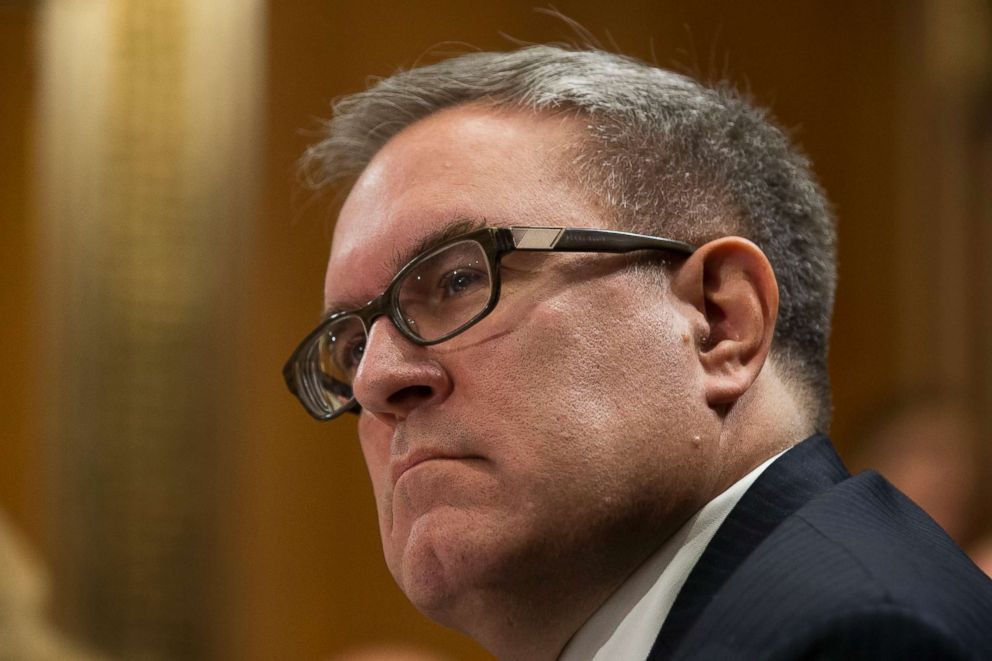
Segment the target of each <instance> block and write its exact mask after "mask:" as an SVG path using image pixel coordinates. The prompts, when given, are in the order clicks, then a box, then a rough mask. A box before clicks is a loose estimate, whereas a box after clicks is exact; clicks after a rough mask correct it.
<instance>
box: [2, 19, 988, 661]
mask: <svg viewBox="0 0 992 661" xmlns="http://www.w3.org/2000/svg"><path fill="white" fill-rule="evenodd" d="M555 7H556V8H557V9H559V10H561V11H562V12H564V13H565V14H567V15H568V16H570V17H572V18H574V19H575V20H577V21H579V22H580V23H581V24H583V25H584V26H586V27H587V28H588V29H589V30H590V31H591V32H592V33H593V34H594V35H596V36H597V37H599V38H601V39H602V40H603V41H604V43H606V44H607V45H609V46H611V47H615V48H618V49H620V50H622V51H624V52H626V53H629V54H632V55H636V56H639V57H642V58H645V59H649V60H653V61H655V62H657V63H659V64H661V65H668V66H672V65H674V66H676V67H677V68H679V69H682V70H688V71H692V72H696V73H697V74H699V75H702V76H703V77H707V78H711V79H712V78H717V77H724V78H728V79H730V80H732V81H734V82H735V83H737V84H738V85H740V86H742V87H744V88H746V89H748V90H750V92H751V93H752V94H753V96H754V97H755V99H756V100H757V101H758V102H759V103H761V104H763V105H766V106H769V107H771V108H772V110H773V112H774V114H775V115H776V116H777V117H778V118H779V120H780V121H781V123H782V124H784V125H785V126H786V127H788V128H789V129H790V130H791V131H792V134H793V136H794V138H795V140H796V141H797V142H798V143H799V144H801V145H802V146H803V148H804V149H805V150H806V151H807V152H808V153H809V154H810V156H811V157H812V160H813V162H814V164H815V169H816V171H817V173H818V175H819V177H820V178H821V180H822V182H823V184H824V186H825V188H826V190H827V191H828V194H829V196H830V198H831V200H832V201H833V203H834V205H835V207H836V211H837V215H838V217H839V219H840V278H841V279H840V289H839V293H838V302H837V309H836V316H835V325H834V334H833V343H832V353H831V372H832V378H833V385H834V392H835V406H836V412H835V422H834V425H833V429H832V435H833V437H834V438H835V441H836V443H837V445H838V447H839V448H840V449H841V451H842V453H843V454H844V456H845V458H846V459H848V461H849V462H850V463H851V464H852V465H853V466H855V467H863V466H868V465H872V466H880V467H882V469H883V471H884V472H886V473H887V474H889V475H890V476H891V477H892V478H893V479H894V480H895V481H896V482H897V483H899V484H900V485H901V486H903V487H904V488H905V489H906V490H907V491H909V492H910V493H911V494H912V495H914V497H916V498H917V499H918V500H919V501H920V502H922V503H923V504H924V506H925V507H926V508H927V509H929V510H930V511H931V512H932V513H934V515H935V516H936V517H937V518H938V520H939V521H940V522H941V523H942V524H943V525H944V526H945V527H946V528H947V529H948V531H949V532H950V533H951V534H952V535H953V536H954V537H955V538H956V539H958V541H959V542H960V543H962V544H963V545H965V547H966V548H968V549H969V551H970V552H972V553H973V554H974V557H976V559H979V558H981V557H984V556H983V554H988V555H992V553H990V552H989V551H988V550H987V543H986V542H983V540H985V539H987V538H988V537H987V536H988V535H989V533H992V505H990V503H992V487H990V486H989V485H990V484H992V440H990V438H989V432H987V431H986V430H988V429H990V428H992V419H990V418H992V333H990V331H992V260H990V259H988V258H987V252H988V246H990V245H992V10H990V5H989V3H988V2H987V1H986V0H875V1H872V2H861V1H857V0H850V1H847V0H842V1H838V0H819V1H815V0H801V1H796V2H789V3H781V2H771V1H767V2H747V3H741V2H733V1H731V0H724V1H712V2H710V1H707V2H698V1H690V0H684V1H682V0H650V1H649V0H633V1H631V2H625V3H603V2H599V1H594V0H557V2H556V3H555ZM507 35H509V36H510V37H513V38H515V39H520V40H523V41H532V42H541V41H555V40H568V39H570V38H571V37H572V36H573V34H572V33H571V32H570V31H569V29H568V28H567V27H566V26H565V25H564V24H563V23H562V22H561V21H559V20H555V19H553V18H549V17H547V16H544V15H542V14H540V13H536V12H535V11H534V5H533V0H499V1H494V2H490V3H486V4H480V3H476V2H470V1H469V0H433V1H426V0H425V1H422V2H414V1H411V2H403V3H401V2H385V1H375V0H361V1H359V0H297V1H294V2H275V1H272V2H265V1H263V0H48V1H41V0H37V1H33V2H32V1H28V0H20V1H18V0H0V351H2V356H3V358H2V361H0V365H2V369H0V402H2V406H3V408H2V415H0V659H28V660H33V659H98V658H108V659H148V660H158V659H192V660H197V659H218V660H227V659H231V660H233V659H238V660H245V661H254V660H258V661H262V660H268V659H344V658H349V659H357V658H364V659H369V658H379V659H399V658H414V656H412V655H413V654H414V651H415V650H420V651H421V652H422V654H421V656H418V657H416V658H421V657H423V658H427V657H428V656H431V655H434V656H437V657H438V658H449V659H486V658H488V657H487V655H486V654H485V653H483V652H482V651H480V650H479V649H478V648H477V647H476V646H474V645H473V644H472V643H471V642H470V641H467V640H466V639H465V638H463V637H460V636H458V635H456V634H453V633H451V632H448V631H444V630H442V629H440V628H438V627H436V626H434V625H433V624H431V623H429V622H427V621H426V620H425V619H424V618H422V617H421V616H420V615H419V614H418V613H416V612H415V611H414V610H413V609H412V607H410V606H409V605H408V604H407V603H406V602H405V600H404V598H403V597H402V595H401V594H400V593H399V591H398V590H397V589H396V587H395V586H394V585H393V582H392V579H391V578H390V577H389V575H388V573H387V572H386V569H385V566H384V564H383V561H382V557H381V550H380V547H379V541H378V533H377V528H376V522H375V511H374V506H373V502H372V495H371V490H370V488H369V485H368V483H367V478H366V475H365V470H364V466H363V463H362V460H361V456H360V453H359V450H358V445H357V443H356V440H355V429H354V421H353V420H345V421H342V422H338V423H335V424H332V425H320V424H318V423H316V422H314V421H313V420H311V419H310V418H309V417H308V416H307V415H305V414H304V413H303V411H302V410H301V409H300V407H299V405H298V404H297V403H296V402H295V400H293V399H292V398H291V396H290V395H289V394H288V393H287V392H286V390H285V387H284V385H283V383H282V378H281V375H280V369H281V366H282V363H283V361H284V359H285V358H286V356H287V355H288V354H289V352H290V351H291V350H292V349H293V347H294V346H295V345H296V343H297V341H298V340H299V339H300V338H301V337H302V336H303V335H304V334H305V333H306V332H307V331H309V330H310V328H311V327H312V325H313V324H314V323H315V322H316V320H317V318H318V316H319V312H320V302H321V287H322V278H323V269H324V264H325V260H326V256H327V250H328V237H329V235H330V229H331V227H332V224H333V216H334V212H335V209H334V207H333V204H332V200H331V199H330V198H328V199H320V198H315V197H314V196H313V195H312V194H311V193H309V192H307V191H306V190H304V189H303V188H302V186H301V185H300V184H299V182H298V179H297V176H296V173H295V161H296V159H297V158H298V156H299V155H300V154H301V152H302V151H303V149H304V148H305V147H306V145H308V144H309V143H310V142H312V141H313V140H314V139H315V129H316V128H317V120H318V119H320V118H326V117H327V116H328V113H329V102H330V100H331V99H333V98H335V97H337V96H340V95H343V94H347V93H350V92H355V91H358V90H361V89H363V88H364V87H365V86H366V84H367V82H368V80H369V77H370V76H385V75H388V74H389V73H391V72H393V71H395V70H396V69H397V68H399V67H409V66H412V65H414V64H415V63H416V62H418V61H430V60H432V56H431V55H430V53H431V52H432V51H436V50H442V51H448V52H451V51H461V50H464V49H465V47H466V46H465V44H468V45H470V46H471V47H478V48H482V49H496V50H500V49H508V48H511V47H512V46H513V43H512V42H511V40H510V39H508V38H507ZM450 42H457V43H450ZM439 45H440V46H439ZM983 548H984V549H986V550H983ZM400 649H405V650H407V652H406V653H408V654H409V655H410V656H407V657H401V656H398V655H399V654H400V651H398V650H400ZM345 655H347V656H345Z"/></svg>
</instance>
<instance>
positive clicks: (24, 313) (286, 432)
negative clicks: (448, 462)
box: [0, 0, 988, 661]
mask: <svg viewBox="0 0 992 661" xmlns="http://www.w3.org/2000/svg"><path fill="white" fill-rule="evenodd" d="M532 4H533V3H532V2H529V1H525V0H519V1H516V0H515V1H513V2H500V3H488V4H481V5H480V4H479V3H475V2H468V1H467V0H463V1H456V0H436V1H433V2H420V3H390V2H369V1H363V2H358V1H357V0H354V1H352V0H347V1H345V0H342V1H340V2H326V1H325V0H310V1H302V0H301V1H299V2H272V3H270V5H269V10H268V33H267V34H268V43H267V49H268V55H267V58H268V60H267V77H268V83H267V90H266V93H265V97H264V104H265V108H264V111H265V114H266V116H267V120H266V130H265V134H266V136H267V142H266V144H265V145H264V152H263V160H262V163H261V167H263V168H264V173H265V174H264V178H263V182H264V183H263V186H264V189H263V190H262V191H261V199H262V203H263V204H262V213H261V214H260V216H261V217H260V222H259V225H258V226H257V227H255V228H254V229H253V230H252V231H253V232H254V237H255V238H254V241H253V243H252V246H251V248H250V251H251V254H250V255H249V257H248V259H246V261H245V263H244V264H242V265H241V269H242V272H243V273H244V274H245V276H244V278H245V279H244V282H242V283H241V285H240V286H239V287H238V288H237V291H235V292H232V296H235V297H236V298H237V299H238V300H239V301H240V302H241V306H242V307H240V308H239V311H238V312H237V313H236V314H235V315H234V316H232V317H231V318H230V319H229V321H230V322H231V324H232V326H231V328H232V329H233V330H231V331H230V332H231V333H232V338H233V341H235V342H237V343H239V344H238V346H239V347H241V349H240V350H241V351H242V352H243V356H244V359H243V360H242V361H240V363H239V366H238V368H237V370H236V371H235V373H233V374H231V375H230V381H229V382H228V383H225V384H223V385H225V387H228V386H229V387H230V390H229V393H228V396H229V397H230V396H233V397H234V399H233V400H232V401H229V402H228V405H227V409H229V410H230V411H233V412H234V413H235V414H236V417H235V418H234V419H233V420H232V421H231V422H230V423H227V424H225V425H221V429H222V433H220V434H217V435H215V436H212V437H209V438H204V439H203V442H204V443H213V444H216V447H217V450H218V454H219V455H220V457H221V459H220V460H219V462H218V467H217V470H218V471H222V474H221V475H218V479H217V483H218V485H219V492H218V493H219V495H218V498H219V501H218V502H216V503H209V504H204V506H205V507H214V508H217V511H219V512H221V515H222V516H221V520H220V522H219V523H218V527H217V532H216V538H215V540H214V544H215V549H214V552H215V555H216V557H215V558H214V559H213V565H215V566H217V567H218V568H219V569H218V571H217V575H216V586H215V592H216V607H215V608H214V609H213V610H214V612H215V613H216V619H215V620H214V621H211V622H210V623H208V625H207V627H206V630H207V631H208V632H209V635H210V636H212V640H213V649H214V650H215V651H214V656H215V657H216V658H219V659H239V660H240V659H248V660H252V659H258V660H259V661H261V660H263V659H273V658H293V659H316V658H324V657H326V656H327V655H328V654H331V653H335V652H338V651H341V650H343V649H345V648H346V647H349V646H353V645H356V644H359V643H363V642H367V641H373V640H379V639H387V640H400V641H404V640H405V641H414V642H417V643H418V644H422V645H426V646H429V647H432V648H434V649H437V650H440V651H442V652H445V653H447V654H449V655H450V656H451V657H452V658H459V659H462V658H465V659H470V658H486V657H485V655H484V654H482V653H481V652H478V651H477V650H476V648H475V647H474V646H473V645H472V644H471V643H468V642H466V641H465V640H464V639H463V638H460V637H459V636H457V635H455V634H451V633H449V632H445V631H442V630H440V629H438V628H436V627H434V626H433V625H431V624H429V623H426V622H425V621H424V620H423V618H421V616H420V615H419V614H417V613H416V612H415V611H414V610H413V609H412V608H411V607H410V606H409V605H407V604H406V603H405V601H404V600H403V598H402V596H401V595H400V594H399V592H398V591H397V589H396V588H395V586H394V585H393V584H392V580H391V579H390V577H389V576H388V574H387V573H386V571H385V569H384V566H383V564H382V560H381V552H380V550H379V546H378V535H377V530H376V526H375V514H374V508H373V503H372V498H371V492H370V489H369V488H368V485H367V482H366V478H365V474H364V467H363V465H362V461H361V457H360V454H359V452H358V448H357V444H356V442H355V439H354V425H353V422H352V421H350V420H349V421H344V422H340V423H335V424H332V425H320V424H317V423H314V422H313V421H311V420H310V419H309V418H308V417H307V416H305V415H304V414H303V413H302V412H301V411H300V410H298V406H297V404H296V403H295V402H294V401H293V400H292V399H291V397H290V396H289V395H288V394H287V393H286V392H285V389H284V386H283V385H282V383H281V378H280V369H281V365H282V362H283V360H284V359H285V357H286V355H288V353H289V351H290V350H291V349H292V348H293V346H294V345H295V343H296V342H297V341H298V339H299V338H300V337H302V335H303V334H304V333H305V332H306V331H307V330H309V329H310V327H311V325H312V324H313V323H314V322H315V320H316V319H317V316H318V312H319V304H320V290H321V282H322V272H323V267H324V263H325V260H326V253H327V248H328V235H329V227H330V222H331V215H330V214H331V205H330V203H329V202H328V201H313V200H311V199H310V197H309V196H308V194H306V193H305V192H302V191H301V190H300V189H299V187H298V185H297V183H296V180H295V176H294V171H293V168H294V161H295V159H296V158H297V157H298V155H299V154H300V153H301V151H302V150H303V149H304V147H305V146H306V145H307V144H308V143H309V142H310V141H311V139H312V138H311V137H310V136H309V135H306V134H303V133H301V131H300V129H312V128H314V127H315V119H314V118H320V117H326V116H327V114H328V102H329V100H330V99H332V98H334V97H336V96H339V95H341V94H345V93H348V92H353V91H357V90H359V89H362V88H363V86H364V84H365V80H366V78H367V76H369V75H387V74H389V73H390V72H391V71H393V70H394V69H395V68H397V67H399V66H410V65H412V64H413V63H414V62H415V61H417V59H418V57H419V56H420V55H421V54H423V53H425V52H426V51H428V50H429V49H430V48H431V47H432V46H435V45H437V44H440V43H442V42H444V41H446V40H457V41H461V42H467V43H469V44H472V45H473V46H478V47H481V48H486V49H489V48H493V49H502V48H506V47H507V45H508V43H507V41H506V39H504V38H503V37H501V36H500V34H499V33H500V32H504V33H507V34H509V35H512V36H513V37H517V38H519V39H523V40H525V41H545V40H554V39H565V38H568V37H569V32H568V31H567V30H566V29H565V28H564V27H563V26H562V25H561V24H560V23H558V22H556V21H554V20H552V19H549V18H547V17H543V16H540V15H538V14H536V13H535V12H534V11H533V10H532V9H531V6H532ZM924 4H925V3H919V2H917V3H904V2H896V1H895V0H893V1H891V2H871V3H865V2H854V1H851V2H840V3H838V2H834V1H828V0H823V1H819V2H815V1H807V2H795V3H780V2H757V3H754V2H749V3H740V2H731V1H729V0H728V1H725V2H709V3H696V2H663V3H662V2H648V1H643V2H631V3H602V2H593V1H577V0H573V1H565V0H562V1H561V2H558V3H556V6H557V7H558V8H559V9H561V10H563V11H564V12H565V13H567V14H568V15H570V16H571V17H573V18H575V19H577V20H579V21H580V22H581V23H583V24H584V25H586V26H588V27H589V28H591V29H592V30H593V32H594V33H596V34H597V35H605V34H606V33H607V31H608V32H609V35H610V36H611V38H612V40H613V41H615V42H616V43H617V44H618V46H619V47H620V48H622V49H623V50H624V51H626V52H629V53H632V54H635V55H639V56H642V57H646V58H653V59H655V60H656V61H657V62H659V63H661V64H668V63H672V62H678V63H681V64H682V65H685V66H688V67H689V68H691V69H694V70H700V71H702V72H703V73H704V74H706V73H714V72H715V73H723V74H726V75H727V76H729V77H730V78H731V79H733V80H734V81H736V82H737V83H739V84H743V85H746V86H748V87H749V88H750V90H751V91H752V93H753V94H754V96H755V97H756V98H757V100H758V101H759V102H761V103H763V104H766V105H771V106H772V107H773V109H774V111H775V113H776V115H777V116H778V117H779V118H780V120H781V121H782V122H783V123H784V124H785V125H786V126H788V127H791V128H793V134H794V136H795V138H796V139H797V140H798V141H799V142H800V143H801V144H802V145H803V146H804V147H805V148H806V149H807V151H808V152H809V153H810V155H811V156H812V159H813V161H814V163H815V166H816V170H817V172H818V173H819V175H820V177H821V179H822V181H823V184H824V186H825V187H826V189H827V191H828V193H829V196H830V198H831V199H832V201H833V202H834V204H835V206H836V208H837V212H838V216H839V217H840V222H841V224H840V261H841V285H840V291H839V298H838V304H837V313H836V320H835V331H834V341H833V348H832V358H831V370H832V374H833V382H834V390H835V404H836V409H837V410H836V416H835V425H834V430H833V432H834V436H835V437H836V439H837V442H838V445H839V446H840V447H841V448H842V449H843V450H845V451H851V450H852V449H853V444H854V442H855V440H856V439H857V438H858V435H859V429H860V426H861V424H862V421H863V420H865V419H866V418H867V417H869V416H870V415H871V414H872V412H873V411H875V410H876V409H877V408H878V407H879V406H880V405H881V404H882V403H883V402H885V401H886V400H887V399H890V398H892V397H893V396H895V395H897V394H900V393H902V392H904V391H906V390H910V389H913V388H917V387H919V386H921V385H926V382H927V381H929V380H931V378H932V379H933V380H940V379H943V378H944V377H942V376H940V375H938V374H934V373H933V372H934V368H933V365H934V363H935V361H937V360H938V358H939V356H940V354H939V351H937V349H935V348H934V347H933V346H927V345H924V344H923V343H926V342H931V341H933V337H934V335H933V332H931V331H930V330H928V329H930V328H931V326H930V325H928V324H929V322H928V318H929V316H930V311H929V310H928V309H927V308H926V307H925V306H913V305H912V304H907V303H906V302H907V301H914V300H921V301H928V300H932V298H933V291H932V287H931V286H930V285H928V281H927V280H926V279H925V278H924V279H921V278H918V277H906V275H905V266H904V265H901V262H900V255H904V254H907V251H909V252H910V253H912V254H917V253H919V252H921V251H923V252H924V253H925V251H926V249H927V248H928V247H930V246H931V245H932V244H933V241H934V239H933V238H932V237H928V236H924V235H921V234H920V233H918V232H915V231H913V232H907V230H906V229H905V228H906V227H907V226H910V227H911V229H912V228H913V227H916V226H913V225H912V223H913V222H918V221H912V220H911V218H909V217H908V216H907V212H906V209H907V208H908V207H909V206H911V205H909V204H908V203H907V202H906V200H907V199H911V196H909V194H908V193H907V191H906V190H905V185H906V182H907V181H926V180H927V174H928V172H930V173H931V174H932V172H931V169H932V168H934V167H936V162H935V161H934V157H933V152H932V151H921V150H920V148H919V145H918V144H917V143H916V142H914V141H913V140H911V139H909V138H908V137H907V136H911V135H913V134H914V133H913V132H914V131H918V130H919V129H920V127H926V126H927V122H928V121H929V120H928V117H929V115H927V114H926V112H925V111H921V110H920V103H921V100H922V102H923V103H924V107H926V103H928V102H929V100H930V98H931V97H930V95H931V92H930V91H928V90H929V88H928V87H927V86H926V75H925V73H924V72H922V71H919V70H917V69H915V68H911V67H909V66H908V65H907V63H918V62H919V58H921V57H926V56H925V55H921V53H920V52H919V51H918V49H917V48H916V40H917V38H918V37H920V35H921V33H922V32H925V30H926V23H925V21H926V12H925V11H924ZM12 7H15V5H4V4H2V3H0V55H2V57H0V76H2V78H0V90H2V91H0V147H2V153H3V157H2V158H0V168H2V171H0V219H2V237H0V241H2V243H0V276H2V290H0V318H2V319H4V320H5V322H4V323H3V324H0V340H2V342H3V344H2V346H3V347H5V348H6V349H7V350H6V351H5V354H6V355H7V356H8V359H7V361H6V367H5V368H4V369H2V370H0V401H3V402H4V406H5V411H9V412H10V413H5V415H3V416H0V438H2V439H3V447H4V450H3V453H4V461H2V462H0V505H2V506H3V507H5V508H6V509H8V510H9V511H10V512H11V513H12V515H13V517H14V519H15V521H16V522H17V523H18V524H19V525H21V526H22V527H23V528H24V529H25V530H26V531H27V532H28V534H29V536H30V538H31V539H32V540H34V542H35V543H36V545H37V546H38V548H39V549H40V550H41V551H43V552H45V554H46V555H50V553H49V552H50V551H51V549H50V548H48V547H47V546H46V545H47V544H48V542H47V541H46V539H47V538H46V534H45V532H44V531H45V528H46V525H45V519H44V517H45V512H44V510H43V508H42V507H41V506H40V505H39V502H41V501H40V500H39V498H40V497H41V496H42V495H43V494H44V493H45V492H46V488H47V487H46V485H45V483H44V480H43V479H42V478H43V477H44V470H43V466H42V465H41V463H40V456H41V455H40V454H39V452H38V450H37V446H36V437H37V423H36V420H37V419H39V417H41V416H44V415H51V412H49V411H47V410H45V408H44V400H43V398H42V397H41V384H43V381H39V380H35V379H34V374H33V372H32V367H33V365H34V363H35V356H37V353H38V352H39V351H40V349H41V347H39V346H38V344H37V342H34V341H33V340H32V336H33V331H34V325H33V324H35V323H37V307H38V305H39V303H38V301H37V299H36V297H37V291H36V289H35V287H34V282H35V276H36V274H35V272H34V269H35V268H36V267H35V266H34V262H33V261H32V255H33V254H34V253H33V250H34V247H33V246H32V240H33V239H32V234H31V232H30V228H31V220H30V219H31V215H30V213H29V210H30V205H29V200H30V195H29V191H30V186H29V183H30V180H29V172H30V168H29V166H30V162H31V159H30V154H31V149H32V145H31V141H30V136H31V132H30V128H31V125H32V119H31V117H32V115H31V103H32V101H31V99H32V94H33V85H32V81H33V79H34V68H33V64H32V62H33V60H32V53H31V44H32V34H33V33H32V28H31V21H30V19H31V13H32V10H31V9H30V8H29V7H30V5H16V8H12ZM455 48H456V49H457V48H459V47H457V46H456V47H455ZM921 112H922V113H923V114H921ZM914 145H915V146H914ZM942 222H943V221H942V220H940V219H938V220H937V221H934V223H933V224H934V226H935V228H936V229H938V230H939V229H941V228H942ZM947 222H949V223H952V224H953V223H955V222H958V221H955V220H954V219H949V220H948V221H947ZM958 224H960V223H958ZM954 227H958V225H954ZM924 267H925V265H923V266H921V268H924ZM965 284H968V282H966V283H965ZM971 284H972V285H973V286H974V287H975V291H976V292H977V293H976V296H977V295H979V294H982V295H987V292H988V285H987V284H983V281H981V280H980V279H979V280H976V281H974V282H972V283H971ZM928 287H931V288H930V289H928ZM986 300H987V299H986ZM946 314H948V315H950V317H949V319H950V320H951V321H950V323H951V326H952V328H951V331H946V332H953V330H954V328H955V327H956V326H955V323H956V322H954V319H956V317H955V316H954V315H956V314H961V312H960V310H958V309H954V310H951V311H950V312H947V313H946ZM934 332H936V331H934ZM969 337H970V336H964V339H959V340H953V341H964V342H969V341H971V340H969ZM907 338H908V339H907ZM938 339H939V338H938ZM948 341H952V340H948ZM935 352H936V353H935ZM976 355H977V354H976ZM914 356H920V357H921V358H920V360H921V363H922V364H923V365H924V367H923V368H911V367H907V365H910V364H913V365H915V363H914V362H913V358H914ZM924 358H925V359H924ZM981 364H982V363H981V362H980V361H977V363H976V364H974V365H972V366H971V368H970V369H974V370H975V371H974V372H968V373H967V374H960V375H957V376H954V375H952V376H953V378H950V381H951V382H952V383H951V385H956V386H958V387H961V386H964V387H970V388H972V389H981V388H986V389H987V386H986V385H985V377H984V374H983V373H982V372H981V370H980V369H978V368H980V366H981ZM45 376H46V378H53V377H52V375H45ZM955 380H957V382H955Z"/></svg>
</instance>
